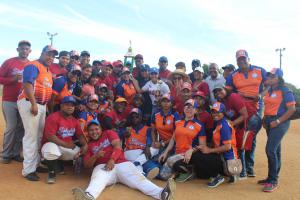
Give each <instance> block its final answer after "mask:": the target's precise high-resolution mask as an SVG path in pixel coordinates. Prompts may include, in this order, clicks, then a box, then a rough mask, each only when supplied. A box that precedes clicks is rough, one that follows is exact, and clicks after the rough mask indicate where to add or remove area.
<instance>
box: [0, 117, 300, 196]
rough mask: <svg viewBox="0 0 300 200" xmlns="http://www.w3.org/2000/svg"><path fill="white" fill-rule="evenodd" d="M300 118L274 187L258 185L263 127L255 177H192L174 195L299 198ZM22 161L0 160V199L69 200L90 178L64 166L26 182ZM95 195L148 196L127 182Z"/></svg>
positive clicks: (263, 163) (0, 126)
mask: <svg viewBox="0 0 300 200" xmlns="http://www.w3.org/2000/svg"><path fill="white" fill-rule="evenodd" d="M4 128H5V122H4V120H3V116H2V114H0V143H1V145H0V149H2V140H3V130H4ZM299 130H300V120H298V121H293V122H292V124H291V127H290V129H289V132H288V134H287V135H286V137H285V138H284V140H283V146H282V157H283V164H282V171H281V174H280V183H279V188H278V189H277V191H275V192H273V193H271V194H266V193H263V192H262V191H261V189H262V186H260V185H257V184H256V182H257V180H259V179H262V178H265V177H266V175H267V159H266V155H265V152H264V146H265V143H266V134H265V131H264V130H262V131H261V132H260V133H259V136H258V146H257V151H256V164H255V171H256V173H257V177H256V178H248V179H247V180H243V181H239V182H237V183H236V184H233V185H231V184H222V185H221V186H220V187H218V188H215V189H209V188H207V187H206V186H205V183H206V181H205V180H193V181H189V182H187V183H181V184H177V190H176V195H175V196H176V199H177V200H181V199H185V200H196V199H205V200H211V199H214V200H215V199H223V200H235V199H239V200H241V199H243V200H247V199H249V200H250V199H251V200H253V199H255V200H261V199H263V200H269V199H270V200H271V199H272V200H273V199H276V200H277V199H282V200H300V181H299V177H300V153H299V142H300V134H299ZM21 169H22V164H21V163H17V162H12V163H11V164H7V165H6V164H0V199H1V200H2V199H3V200H25V199H26V200H27V199H31V200H38V199H43V200H54V199H56V200H60V199H65V200H71V199H73V196H72V193H71V189H72V188H73V187H78V186H79V187H82V188H85V187H86V186H87V184H88V182H89V173H88V172H86V173H85V174H83V175H80V176H75V175H74V174H73V172H72V169H71V167H69V168H67V174H66V175H61V176H58V177H57V182H56V183H55V184H53V185H48V184H46V182H45V181H46V174H40V176H41V180H40V181H38V182H29V181H27V180H25V179H24V178H23V177H22V175H21ZM154 182H155V183H157V184H158V185H160V186H164V184H165V183H164V182H162V181H154ZM98 199H101V200H113V199H120V200H132V199H139V200H146V199H151V198H150V197H147V196H145V195H143V194H141V193H140V192H139V191H135V190H133V189H129V188H127V187H126V186H123V185H120V184H116V185H113V186H110V187H108V188H106V189H105V190H104V192H103V193H102V194H101V195H100V197H99V198H98Z"/></svg>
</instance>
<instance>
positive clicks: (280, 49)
mask: <svg viewBox="0 0 300 200" xmlns="http://www.w3.org/2000/svg"><path fill="white" fill-rule="evenodd" d="M275 51H276V52H277V51H279V68H280V69H281V57H282V52H283V51H285V48H279V49H275Z"/></svg>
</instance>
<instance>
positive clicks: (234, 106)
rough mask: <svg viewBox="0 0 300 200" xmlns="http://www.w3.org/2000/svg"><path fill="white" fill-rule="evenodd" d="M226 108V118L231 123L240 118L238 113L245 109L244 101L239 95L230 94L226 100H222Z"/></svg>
mask: <svg viewBox="0 0 300 200" xmlns="http://www.w3.org/2000/svg"><path fill="white" fill-rule="evenodd" d="M223 103H224V105H225V108H226V116H227V118H228V119H230V120H231V121H233V120H235V119H236V118H238V117H239V116H240V114H239V111H240V110H241V109H242V108H244V107H246V106H245V101H244V99H243V98H242V96H241V95H240V94H237V93H231V94H230V95H229V96H228V97H227V99H224V100H223Z"/></svg>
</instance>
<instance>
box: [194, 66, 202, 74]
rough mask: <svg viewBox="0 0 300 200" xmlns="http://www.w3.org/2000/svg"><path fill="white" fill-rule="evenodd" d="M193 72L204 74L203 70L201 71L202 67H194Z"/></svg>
mask: <svg viewBox="0 0 300 200" xmlns="http://www.w3.org/2000/svg"><path fill="white" fill-rule="evenodd" d="M194 71H199V72H201V73H204V70H203V68H202V67H196V68H195V69H194Z"/></svg>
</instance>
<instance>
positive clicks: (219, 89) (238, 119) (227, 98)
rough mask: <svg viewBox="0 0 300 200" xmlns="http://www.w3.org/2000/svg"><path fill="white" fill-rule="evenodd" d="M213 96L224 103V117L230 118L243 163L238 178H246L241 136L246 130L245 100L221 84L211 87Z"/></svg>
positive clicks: (246, 113)
mask: <svg viewBox="0 0 300 200" xmlns="http://www.w3.org/2000/svg"><path fill="white" fill-rule="evenodd" d="M213 93H214V96H215V98H216V99H217V100H218V101H220V102H222V103H223V104H224V105H225V109H226V113H225V114H226V117H227V119H228V120H230V121H229V122H230V124H231V125H232V126H233V127H234V128H235V131H236V140H237V147H238V149H239V157H240V159H241V161H242V164H243V169H242V172H241V174H240V177H239V179H240V180H242V179H246V178H247V171H246V163H245V150H244V147H243V137H244V134H245V131H246V128H247V127H246V120H247V118H248V112H247V108H246V106H245V102H244V100H243V98H242V97H241V95H240V94H237V93H231V92H228V91H227V90H226V89H225V88H224V86H223V85H217V86H215V88H214V89H213Z"/></svg>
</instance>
